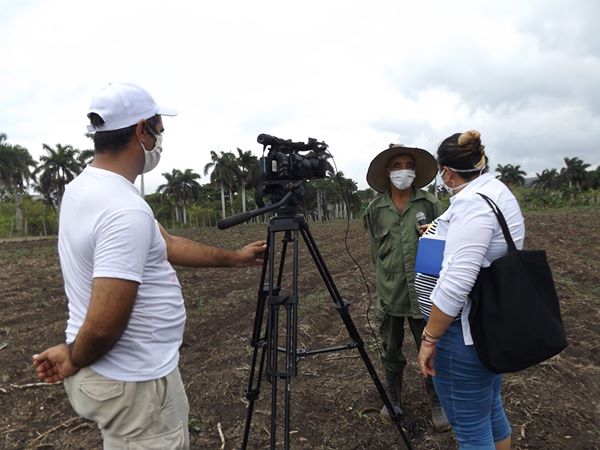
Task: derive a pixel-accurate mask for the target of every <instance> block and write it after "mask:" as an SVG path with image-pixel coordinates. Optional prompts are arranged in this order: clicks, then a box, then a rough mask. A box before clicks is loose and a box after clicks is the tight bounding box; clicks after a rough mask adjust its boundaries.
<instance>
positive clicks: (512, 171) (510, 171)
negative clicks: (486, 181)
mask: <svg viewBox="0 0 600 450" xmlns="http://www.w3.org/2000/svg"><path fill="white" fill-rule="evenodd" d="M496 172H498V175H497V176H496V178H498V179H499V180H500V181H502V182H503V183H505V184H511V185H514V186H522V185H523V184H525V175H527V172H525V171H523V170H521V166H520V165H518V164H517V165H516V166H513V165H512V164H507V165H505V166H503V165H501V164H498V166H497V167H496Z"/></svg>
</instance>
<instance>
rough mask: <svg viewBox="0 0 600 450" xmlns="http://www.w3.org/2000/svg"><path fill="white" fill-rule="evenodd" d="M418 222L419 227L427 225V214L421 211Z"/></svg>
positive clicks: (418, 214)
mask: <svg viewBox="0 0 600 450" xmlns="http://www.w3.org/2000/svg"><path fill="white" fill-rule="evenodd" d="M417 222H419V225H421V226H422V225H426V224H427V217H425V213H424V212H423V211H419V212H418V213H417Z"/></svg>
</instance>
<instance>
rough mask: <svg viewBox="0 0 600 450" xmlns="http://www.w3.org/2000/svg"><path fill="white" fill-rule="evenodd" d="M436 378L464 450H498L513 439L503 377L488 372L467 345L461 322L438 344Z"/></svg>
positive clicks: (450, 329) (435, 365) (436, 385)
mask: <svg viewBox="0 0 600 450" xmlns="http://www.w3.org/2000/svg"><path fill="white" fill-rule="evenodd" d="M433 365H434V367H435V370H436V376H435V377H433V383H434V385H435V390H436V391H437V394H438V397H439V399H440V402H441V403H442V407H443V408H444V411H445V412H446V415H447V416H448V421H449V422H450V424H451V425H452V430H453V431H454V434H455V435H456V440H457V441H458V445H459V447H460V449H461V450H488V449H489V450H494V448H495V447H494V442H498V441H502V440H504V439H506V438H507V437H509V436H510V434H511V428H510V424H509V423H508V419H507V418H506V413H505V412H504V406H503V404H502V395H501V393H500V387H501V384H502V375H500V374H495V373H493V372H490V371H489V370H487V369H486V368H485V367H484V366H483V364H481V361H480V360H479V357H478V356H477V352H476V351H475V347H473V346H472V345H465V342H464V339H463V334H462V327H461V322H460V320H458V321H456V322H453V323H452V325H451V326H450V327H449V328H448V330H447V331H446V332H445V333H444V335H443V336H442V338H441V339H440V340H439V342H438V343H437V347H436V354H435V359H434V363H433Z"/></svg>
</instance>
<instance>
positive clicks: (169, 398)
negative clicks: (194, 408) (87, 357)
mask: <svg viewBox="0 0 600 450" xmlns="http://www.w3.org/2000/svg"><path fill="white" fill-rule="evenodd" d="M64 385H65V390H66V391H67V396H68V397H69V401H70V402H71V406H72V407H73V409H74V410H75V412H76V413H77V414H79V415H80V416H82V417H84V418H86V419H90V420H93V421H94V422H96V423H97V424H98V427H99V428H100V430H101V431H102V438H103V440H104V450H187V449H189V447H190V443H189V434H188V415H189V405H188V400H187V396H186V395H185V390H184V387H183V382H182V381H181V375H180V374H179V369H175V370H174V371H173V372H171V373H170V374H169V375H167V376H165V377H163V378H160V379H157V380H150V381H140V382H123V381H115V380H111V379H109V378H106V377H104V376H102V375H100V374H98V373H96V372H94V371H93V370H91V369H89V368H83V369H81V370H79V372H77V373H76V374H75V375H73V376H72V377H69V378H67V379H65V381H64Z"/></svg>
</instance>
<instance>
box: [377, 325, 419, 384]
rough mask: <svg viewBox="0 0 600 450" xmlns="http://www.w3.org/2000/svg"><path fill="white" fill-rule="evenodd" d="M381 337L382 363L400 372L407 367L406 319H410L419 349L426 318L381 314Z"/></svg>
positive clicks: (388, 368)
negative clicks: (404, 346)
mask: <svg viewBox="0 0 600 450" xmlns="http://www.w3.org/2000/svg"><path fill="white" fill-rule="evenodd" d="M378 317H379V319H380V321H381V322H380V326H379V338H380V341H381V344H380V350H381V363H382V364H383V367H384V368H385V370H387V371H389V372H392V373H400V372H402V371H403V370H404V367H406V358H405V357H404V353H402V344H403V342H404V319H407V320H408V325H409V327H410V331H411V333H412V335H413V339H414V341H415V345H416V348H417V351H418V350H419V347H420V346H421V335H422V334H423V329H424V328H425V320H424V319H415V318H412V317H397V316H390V315H388V314H379V315H378Z"/></svg>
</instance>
